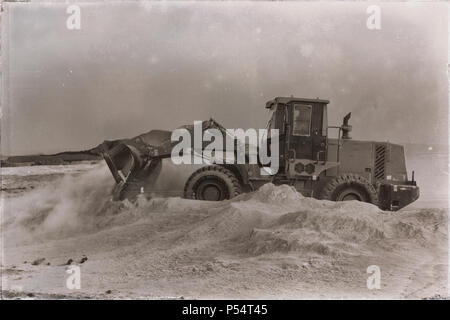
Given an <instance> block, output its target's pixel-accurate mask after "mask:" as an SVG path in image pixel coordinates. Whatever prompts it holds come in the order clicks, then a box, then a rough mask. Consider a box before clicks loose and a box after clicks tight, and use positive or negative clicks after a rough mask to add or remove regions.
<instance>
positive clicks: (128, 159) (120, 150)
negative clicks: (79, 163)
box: [103, 143, 161, 200]
mask: <svg viewBox="0 0 450 320" xmlns="http://www.w3.org/2000/svg"><path fill="white" fill-rule="evenodd" d="M103 158H104V159H105V162H106V164H107V165H108V167H109V170H110V171H111V173H112V175H113V177H114V180H115V181H116V186H115V187H114V190H113V199H114V200H123V199H125V198H134V197H136V196H137V195H138V194H139V193H143V192H144V190H145V187H147V189H148V187H149V185H152V184H153V183H154V182H155V181H156V178H157V177H158V175H159V172H160V170H161V160H160V159H158V158H153V159H152V158H146V157H144V156H143V155H142V154H141V152H139V150H138V149H137V148H135V147H134V146H132V145H130V144H126V143H120V144H118V145H116V146H115V147H113V148H112V149H110V150H107V151H104V152H103Z"/></svg>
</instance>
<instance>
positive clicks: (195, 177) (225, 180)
mask: <svg viewBox="0 0 450 320" xmlns="http://www.w3.org/2000/svg"><path fill="white" fill-rule="evenodd" d="M241 192H242V188H241V184H240V182H239V180H238V178H237V177H236V176H235V175H234V173H233V172H232V171H230V170H228V169H226V168H224V167H221V166H218V165H212V166H206V167H203V168H201V169H199V170H197V171H195V172H194V173H193V174H192V175H191V176H190V177H189V179H188V181H187V182H186V184H185V186H184V197H185V198H186V199H197V200H209V201H221V200H227V199H231V198H233V197H235V196H237V195H239V194H241Z"/></svg>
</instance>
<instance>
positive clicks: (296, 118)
mask: <svg viewBox="0 0 450 320" xmlns="http://www.w3.org/2000/svg"><path fill="white" fill-rule="evenodd" d="M328 103H329V101H328V100H321V99H304V98H294V97H277V98H275V99H273V100H270V101H268V102H267V103H266V108H267V109H269V110H270V119H269V121H268V124H267V129H278V130H279V134H280V155H281V156H282V157H283V156H284V157H285V158H286V159H285V160H287V161H289V160H290V161H295V160H297V159H309V160H314V161H326V154H327V126H328V120H327V104H328ZM280 160H281V159H280ZM280 163H283V161H280Z"/></svg>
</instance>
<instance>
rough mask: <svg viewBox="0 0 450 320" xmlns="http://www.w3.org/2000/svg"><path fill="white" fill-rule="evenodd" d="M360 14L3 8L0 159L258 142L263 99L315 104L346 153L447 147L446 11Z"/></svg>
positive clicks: (198, 7)
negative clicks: (360, 148) (168, 135)
mask: <svg viewBox="0 0 450 320" xmlns="http://www.w3.org/2000/svg"><path fill="white" fill-rule="evenodd" d="M368 5H369V4H365V3H345V4H344V3H334V4H330V3H287V2H269V3H237V2H233V3H225V2H216V3H192V2H191V3H173V2H172V3H167V2H162V3H161V2H156V3H152V4H146V5H144V4H139V3H115V4H112V3H109V4H101V3H100V4H85V5H81V30H78V31H71V30H68V29H67V28H66V19H67V17H68V14H66V5H63V4H58V5H56V4H51V5H49V4H47V5H45V4H15V5H11V6H9V8H8V12H9V19H4V20H3V23H4V25H3V27H5V24H6V23H7V21H8V20H9V23H8V25H6V30H4V31H6V34H7V35H8V39H7V40H8V42H9V45H5V44H4V45H3V47H2V50H3V51H6V50H8V51H9V61H7V62H6V64H7V65H6V66H7V67H8V68H9V73H8V74H9V78H8V79H6V85H7V87H8V88H9V95H8V96H7V100H5V101H7V102H8V104H7V105H6V106H3V110H2V113H3V117H2V153H3V154H30V153H39V152H42V153H51V152H57V151H63V150H77V149H86V148H89V147H92V146H95V145H97V144H99V143H101V142H102V141H103V140H105V139H117V138H123V137H132V136H135V135H137V134H139V133H142V132H145V131H148V130H150V129H173V128H176V127H178V126H180V125H182V124H190V123H192V122H193V121H194V120H202V119H208V118H209V117H213V118H215V119H216V120H217V121H219V122H220V123H222V124H223V125H224V126H225V127H228V128H249V127H254V128H264V127H265V123H266V121H267V116H268V114H267V110H265V108H264V106H265V102H266V101H267V100H269V99H272V98H273V97H275V96H289V95H291V94H292V95H294V96H299V97H310V98H316V97H320V98H326V99H330V100H331V104H330V107H329V122H330V125H338V124H340V123H341V121H342V120H341V119H342V117H343V116H344V115H345V114H346V113H347V112H350V111H351V112H352V119H351V121H350V123H351V124H352V125H353V132H352V136H353V138H355V139H365V140H366V139H367V140H381V141H383V140H389V141H392V142H401V143H405V142H408V143H415V142H416V143H447V122H448V121H447V119H448V115H447V110H448V100H447V95H448V86H447V52H448V51H447V28H448V26H447V8H446V6H445V4H443V3H442V4H418V3H404V4H381V5H380V7H381V30H369V29H368V28H367V27H366V20H367V18H368V14H367V13H366V8H367V6H368Z"/></svg>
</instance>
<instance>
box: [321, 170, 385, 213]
mask: <svg viewBox="0 0 450 320" xmlns="http://www.w3.org/2000/svg"><path fill="white" fill-rule="evenodd" d="M321 199H326V200H331V201H350V200H357V201H363V202H368V203H372V204H374V205H376V206H377V205H378V193H377V190H376V189H375V188H374V187H373V185H372V184H371V183H370V182H369V181H368V180H367V179H366V178H364V177H361V176H360V175H357V174H352V173H348V174H342V175H339V176H337V177H335V178H333V179H331V180H330V181H328V182H327V184H326V185H325V187H324V188H323V190H322V194H321Z"/></svg>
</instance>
